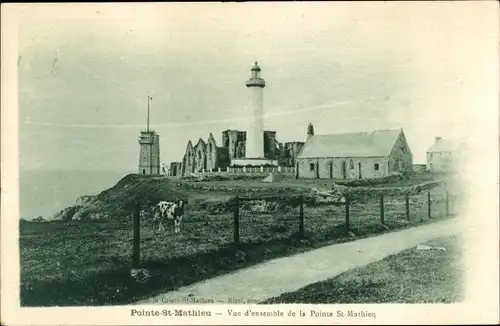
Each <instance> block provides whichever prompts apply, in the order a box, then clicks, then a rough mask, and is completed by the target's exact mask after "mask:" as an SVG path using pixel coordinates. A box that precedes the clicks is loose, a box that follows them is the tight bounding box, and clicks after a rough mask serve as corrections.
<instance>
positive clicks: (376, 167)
mask: <svg viewBox="0 0 500 326" xmlns="http://www.w3.org/2000/svg"><path fill="white" fill-rule="evenodd" d="M373 169H374V170H375V171H378V169H379V165H378V163H375V164H373Z"/></svg>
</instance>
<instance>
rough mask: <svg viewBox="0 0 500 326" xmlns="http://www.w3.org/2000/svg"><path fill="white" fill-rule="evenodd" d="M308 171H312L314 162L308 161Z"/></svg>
mask: <svg viewBox="0 0 500 326" xmlns="http://www.w3.org/2000/svg"><path fill="white" fill-rule="evenodd" d="M309 171H314V163H309Z"/></svg>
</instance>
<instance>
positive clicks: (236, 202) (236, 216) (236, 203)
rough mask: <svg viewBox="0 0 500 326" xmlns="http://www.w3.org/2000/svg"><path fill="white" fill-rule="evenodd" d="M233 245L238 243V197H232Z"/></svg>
mask: <svg viewBox="0 0 500 326" xmlns="http://www.w3.org/2000/svg"><path fill="white" fill-rule="evenodd" d="M233 225H234V230H233V235H234V240H233V241H234V244H235V245H238V244H239V243H240V199H239V198H238V196H236V197H234V224H233Z"/></svg>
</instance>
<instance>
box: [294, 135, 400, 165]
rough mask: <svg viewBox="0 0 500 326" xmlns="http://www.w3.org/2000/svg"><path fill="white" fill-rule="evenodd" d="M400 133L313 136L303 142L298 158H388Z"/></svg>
mask: <svg viewBox="0 0 500 326" xmlns="http://www.w3.org/2000/svg"><path fill="white" fill-rule="evenodd" d="M401 132H402V130H401V129H397V130H376V131H372V132H357V133H346V134H331V135H314V136H311V138H309V140H307V141H306V142H305V144H304V147H303V149H302V151H301V153H300V154H299V156H298V158H317V157H385V156H389V154H390V153H391V150H392V148H393V147H394V144H395V143H396V140H397V139H398V137H399V135H400V134H401Z"/></svg>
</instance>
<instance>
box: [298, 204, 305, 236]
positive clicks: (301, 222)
mask: <svg viewBox="0 0 500 326" xmlns="http://www.w3.org/2000/svg"><path fill="white" fill-rule="evenodd" d="M299 234H300V236H301V237H303V236H304V196H303V195H300V206H299Z"/></svg>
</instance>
